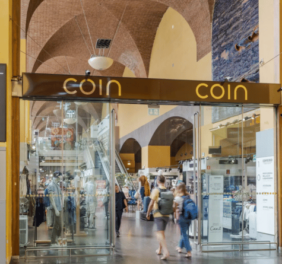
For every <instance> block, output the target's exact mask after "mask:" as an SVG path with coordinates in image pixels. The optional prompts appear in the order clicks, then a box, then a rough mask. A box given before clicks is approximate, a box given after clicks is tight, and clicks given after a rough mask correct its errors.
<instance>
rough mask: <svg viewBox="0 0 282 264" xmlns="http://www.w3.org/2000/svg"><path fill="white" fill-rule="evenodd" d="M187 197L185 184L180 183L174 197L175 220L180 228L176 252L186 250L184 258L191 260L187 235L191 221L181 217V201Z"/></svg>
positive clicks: (190, 249)
mask: <svg viewBox="0 0 282 264" xmlns="http://www.w3.org/2000/svg"><path fill="white" fill-rule="evenodd" d="M187 196H189V193H188V192H187V190H186V186H185V184H184V183H183V182H182V183H180V184H179V185H178V186H177V187H176V195H175V199H174V202H175V209H176V219H177V223H178V225H179V228H180V234H181V236H180V241H179V245H178V247H177V248H176V250H177V251H178V253H181V252H182V248H184V247H185V248H186V250H187V254H186V255H185V257H186V258H191V256H192V254H191V251H192V248H191V245H190V242H189V235H188V234H187V233H188V230H189V226H190V224H191V221H190V220H188V219H186V218H185V217H184V216H183V215H182V210H183V201H184V199H185V198H186V197H187Z"/></svg>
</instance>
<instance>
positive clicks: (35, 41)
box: [10, 17, 66, 70]
mask: <svg viewBox="0 0 282 264" xmlns="http://www.w3.org/2000/svg"><path fill="white" fill-rule="evenodd" d="M10 20H12V22H13V23H14V24H15V25H16V26H17V27H18V28H19V29H20V30H22V31H23V32H24V33H25V34H26V36H27V37H29V38H30V39H31V40H32V41H33V42H34V43H35V44H36V45H38V46H39V47H40V48H41V49H42V50H43V51H45V52H46V53H47V54H48V56H50V58H52V59H53V60H54V61H55V62H56V63H58V62H57V61H56V60H55V59H54V58H53V57H52V56H51V54H50V53H49V52H48V51H46V50H45V49H44V48H43V47H42V46H41V45H40V44H39V43H38V42H36V41H35V40H34V39H33V38H32V37H31V36H30V35H29V34H28V33H27V32H25V30H24V29H23V28H22V27H21V26H20V25H18V24H17V23H16V22H15V21H14V19H13V18H12V17H10ZM21 52H22V53H24V54H26V55H27V56H30V55H29V54H27V53H26V52H24V51H22V50H21ZM30 57H31V58H33V57H32V56H30ZM33 59H35V58H33ZM35 60H37V61H39V62H41V61H40V60H38V59H35ZM41 63H42V62H41ZM58 64H59V63H58ZM59 65H60V64H59ZM60 66H61V67H62V68H64V67H63V66H62V65H60ZM49 67H50V66H49ZM64 70H66V69H64Z"/></svg>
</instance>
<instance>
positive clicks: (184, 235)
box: [179, 223, 192, 257]
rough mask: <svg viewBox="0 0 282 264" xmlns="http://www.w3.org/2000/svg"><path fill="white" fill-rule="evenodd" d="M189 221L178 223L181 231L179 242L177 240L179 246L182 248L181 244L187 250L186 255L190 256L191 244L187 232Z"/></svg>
mask: <svg viewBox="0 0 282 264" xmlns="http://www.w3.org/2000/svg"><path fill="white" fill-rule="evenodd" d="M189 225H190V224H189V223H180V224H179V227H180V232H181V238H180V242H179V247H180V248H183V246H184V247H185V249H186V250H187V254H186V257H191V251H192V248H191V245H190V242H189V236H188V234H187V232H188V230H189Z"/></svg>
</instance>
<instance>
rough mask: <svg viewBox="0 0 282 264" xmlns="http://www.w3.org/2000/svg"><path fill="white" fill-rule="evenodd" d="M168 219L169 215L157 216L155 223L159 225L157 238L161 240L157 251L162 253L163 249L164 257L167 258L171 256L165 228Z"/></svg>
mask: <svg viewBox="0 0 282 264" xmlns="http://www.w3.org/2000/svg"><path fill="white" fill-rule="evenodd" d="M168 221H169V218H168V217H157V218H155V223H156V226H157V240H158V242H159V248H158V249H157V250H156V253H157V254H158V255H160V254H161V252H162V251H163V257H162V259H167V258H168V257H169V252H168V248H167V244H166V240H165V229H166V225H167V223H168Z"/></svg>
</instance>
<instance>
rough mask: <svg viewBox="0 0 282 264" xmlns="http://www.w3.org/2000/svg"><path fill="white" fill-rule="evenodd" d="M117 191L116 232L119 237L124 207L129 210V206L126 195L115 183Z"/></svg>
mask: <svg viewBox="0 0 282 264" xmlns="http://www.w3.org/2000/svg"><path fill="white" fill-rule="evenodd" d="M115 191H116V234H117V237H119V236H120V232H119V229H120V225H121V218H122V213H123V209H125V210H126V212H128V207H127V200H126V198H125V195H124V193H123V192H121V191H120V190H119V187H118V185H117V184H116V185H115Z"/></svg>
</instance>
